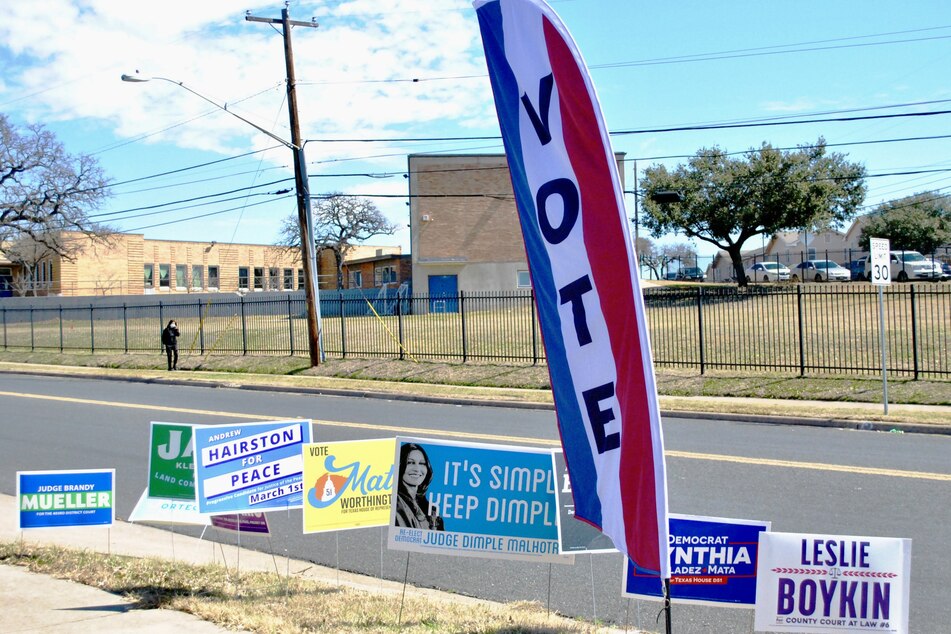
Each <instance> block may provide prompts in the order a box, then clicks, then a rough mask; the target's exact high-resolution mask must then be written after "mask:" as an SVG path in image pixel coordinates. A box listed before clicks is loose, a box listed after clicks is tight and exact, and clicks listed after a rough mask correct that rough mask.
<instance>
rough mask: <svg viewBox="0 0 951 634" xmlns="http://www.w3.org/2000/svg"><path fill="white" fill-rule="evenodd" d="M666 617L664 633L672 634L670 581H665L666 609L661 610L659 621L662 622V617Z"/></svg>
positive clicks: (658, 615) (658, 614)
mask: <svg viewBox="0 0 951 634" xmlns="http://www.w3.org/2000/svg"><path fill="white" fill-rule="evenodd" d="M661 614H663V615H664V622H665V624H664V632H666V634H671V626H670V579H664V607H663V608H661V610H660V612H658V613H657V619H655V620H657V621H659V620H660V615H661Z"/></svg>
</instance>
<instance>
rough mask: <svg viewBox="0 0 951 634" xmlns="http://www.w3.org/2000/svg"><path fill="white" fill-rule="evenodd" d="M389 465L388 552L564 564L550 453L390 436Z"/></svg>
mask: <svg viewBox="0 0 951 634" xmlns="http://www.w3.org/2000/svg"><path fill="white" fill-rule="evenodd" d="M393 462H394V464H395V466H396V478H395V481H394V483H393V489H394V490H393V493H394V495H393V508H392V512H391V515H390V529H389V542H388V543H389V547H390V548H391V549H394V550H410V551H417V552H424V553H437V554H441V555H462V556H469V557H488V558H495V559H521V560H528V561H546V562H555V563H566V562H570V561H571V558H565V557H562V556H561V546H560V542H559V537H558V498H557V496H556V494H555V471H554V465H553V464H552V462H553V461H552V455H551V451H550V450H544V449H533V448H526V447H509V446H496V445H483V444H470V443H454V442H447V441H436V440H417V439H413V438H400V437H398V438H397V439H396V456H395V459H394V461H393ZM414 492H415V495H414Z"/></svg>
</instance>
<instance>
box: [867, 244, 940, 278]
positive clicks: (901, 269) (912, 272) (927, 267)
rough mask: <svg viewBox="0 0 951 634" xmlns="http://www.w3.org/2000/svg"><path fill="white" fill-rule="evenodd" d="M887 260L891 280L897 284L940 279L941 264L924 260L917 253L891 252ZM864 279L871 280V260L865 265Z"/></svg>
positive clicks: (936, 261)
mask: <svg viewBox="0 0 951 634" xmlns="http://www.w3.org/2000/svg"><path fill="white" fill-rule="evenodd" d="M889 260H890V264H891V273H892V279H893V280H896V281H898V282H907V281H908V280H940V279H941V275H942V270H941V262H939V261H938V260H933V259H931V258H926V257H925V256H923V255H921V254H920V253H918V252H917V251H892V252H891V255H890V257H889ZM865 277H866V278H868V279H872V260H871V258H869V260H868V261H867V262H866V263H865Z"/></svg>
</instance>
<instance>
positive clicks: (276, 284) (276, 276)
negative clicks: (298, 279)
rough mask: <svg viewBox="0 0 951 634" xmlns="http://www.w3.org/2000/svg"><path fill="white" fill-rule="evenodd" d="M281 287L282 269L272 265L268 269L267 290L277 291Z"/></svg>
mask: <svg viewBox="0 0 951 634" xmlns="http://www.w3.org/2000/svg"><path fill="white" fill-rule="evenodd" d="M280 288H281V270H280V269H279V268H277V267H276V266H272V267H271V268H269V269H268V270H267V290H269V291H276V290H279V289H280Z"/></svg>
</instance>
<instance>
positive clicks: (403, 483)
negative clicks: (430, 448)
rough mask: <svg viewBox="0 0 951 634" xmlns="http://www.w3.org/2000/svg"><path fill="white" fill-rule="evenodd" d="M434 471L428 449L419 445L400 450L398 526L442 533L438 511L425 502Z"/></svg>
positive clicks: (397, 498)
mask: <svg viewBox="0 0 951 634" xmlns="http://www.w3.org/2000/svg"><path fill="white" fill-rule="evenodd" d="M432 479H433V468H432V464H430V462H429V456H427V455H426V450H425V449H423V448H422V447H421V446H420V445H417V444H416V443H404V444H403V446H402V447H400V471H399V484H398V486H397V496H396V525H397V526H405V527H407V528H423V529H427V530H434V531H441V530H443V521H442V518H441V517H439V513H438V509H437V508H436V507H435V506H433V505H432V504H430V503H429V500H427V499H426V489H428V488H429V483H430V482H432Z"/></svg>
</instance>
